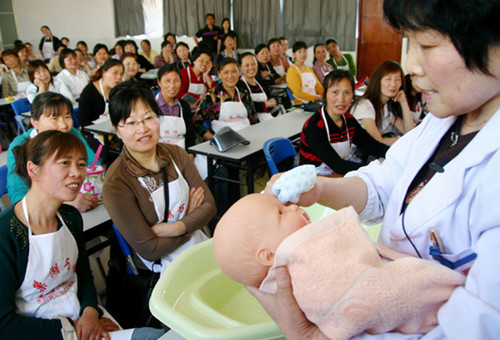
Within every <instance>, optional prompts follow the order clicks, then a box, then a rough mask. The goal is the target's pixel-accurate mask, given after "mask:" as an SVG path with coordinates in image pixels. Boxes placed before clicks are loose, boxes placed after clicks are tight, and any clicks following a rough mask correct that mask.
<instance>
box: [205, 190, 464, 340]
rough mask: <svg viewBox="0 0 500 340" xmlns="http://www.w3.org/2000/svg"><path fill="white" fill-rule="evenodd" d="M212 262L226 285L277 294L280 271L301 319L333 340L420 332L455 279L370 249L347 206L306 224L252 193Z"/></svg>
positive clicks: (237, 209) (230, 218)
mask: <svg viewBox="0 0 500 340" xmlns="http://www.w3.org/2000/svg"><path fill="white" fill-rule="evenodd" d="M214 254H215V260H216V262H217V264H218V265H219V267H220V268H221V270H222V271H223V272H224V273H225V274H226V275H227V276H229V277H230V278H231V279H233V280H235V281H238V282H240V283H242V284H244V285H249V286H254V287H259V289H260V290H261V291H264V292H266V293H270V294H274V293H275V292H276V288H277V287H276V283H275V269H276V268H277V267H280V266H287V268H288V271H289V272H290V277H291V280H292V286H293V294H294V296H295V298H296V300H297V302H298V304H299V306H300V308H301V309H302V311H303V312H304V314H305V315H306V317H307V318H308V319H309V320H310V321H311V322H313V323H315V324H316V325H317V326H318V327H319V328H320V329H321V331H322V332H323V333H325V334H326V335H327V336H328V337H329V338H333V339H348V338H351V337H353V336H355V335H357V334H359V333H362V332H369V333H385V332H389V331H392V330H395V331H398V332H402V333H407V334H414V333H426V332H428V331H430V330H431V329H432V328H434V327H435V326H436V325H437V311H438V309H439V308H440V307H441V305H442V304H443V303H445V302H446V301H447V300H448V298H449V297H450V295H451V294H452V292H453V290H454V289H455V288H456V287H457V286H460V285H463V284H464V281H465V278H464V276H463V275H462V274H460V273H458V272H455V271H452V270H450V269H448V268H446V267H444V266H442V265H440V264H436V263H434V262H431V261H427V260H422V259H419V258H414V257H411V256H408V255H404V254H400V253H397V252H394V251H392V250H390V249H388V248H386V247H383V246H382V245H378V244H376V243H374V242H372V241H371V240H370V239H369V237H368V235H367V233H366V231H365V230H364V228H363V227H362V226H361V225H360V224H359V220H358V217H357V214H356V212H355V211H354V209H353V208H352V207H349V208H345V209H342V210H340V211H338V212H336V213H334V214H331V215H329V216H327V217H325V218H322V219H320V220H319V221H316V222H313V223H311V222H310V220H309V217H308V216H307V213H306V212H305V211H304V210H302V209H301V208H299V207H297V205H295V204H292V205H288V206H286V205H284V204H283V203H281V202H280V201H279V200H278V199H277V198H276V197H273V196H270V195H262V194H253V195H248V196H245V197H244V198H242V199H240V200H239V201H238V202H236V203H235V204H234V205H233V206H232V207H231V208H230V209H229V210H228V211H227V212H226V214H224V216H223V217H222V219H221V220H220V221H219V223H218V224H217V227H216V229H215V233H214Z"/></svg>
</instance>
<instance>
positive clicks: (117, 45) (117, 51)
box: [111, 40, 125, 60]
mask: <svg viewBox="0 0 500 340" xmlns="http://www.w3.org/2000/svg"><path fill="white" fill-rule="evenodd" d="M124 43H125V40H118V41H117V42H116V43H115V46H113V49H114V51H115V53H114V54H113V55H112V56H111V58H113V59H116V60H120V59H121V57H122V55H123V53H125V52H124V51H123V45H124Z"/></svg>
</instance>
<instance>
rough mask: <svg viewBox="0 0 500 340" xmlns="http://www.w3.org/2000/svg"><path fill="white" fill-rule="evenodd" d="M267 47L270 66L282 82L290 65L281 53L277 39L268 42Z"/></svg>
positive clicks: (279, 41)
mask: <svg viewBox="0 0 500 340" xmlns="http://www.w3.org/2000/svg"><path fill="white" fill-rule="evenodd" d="M267 46H269V51H270V53H271V64H272V65H273V67H274V70H275V71H276V73H278V74H279V76H280V77H281V78H282V79H283V80H285V79H286V72H287V71H288V68H289V67H290V63H289V61H288V59H287V58H286V57H285V56H284V53H282V50H281V49H282V46H281V40H279V39H278V38H273V39H271V40H269V41H268V43H267Z"/></svg>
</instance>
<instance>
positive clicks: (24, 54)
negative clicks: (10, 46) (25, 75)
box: [14, 43, 29, 67]
mask: <svg viewBox="0 0 500 340" xmlns="http://www.w3.org/2000/svg"><path fill="white" fill-rule="evenodd" d="M14 50H15V51H16V52H17V56H18V57H19V64H21V66H22V67H28V61H29V60H28V57H29V52H28V48H27V47H26V45H24V44H22V43H20V44H17V45H16V47H15V48H14Z"/></svg>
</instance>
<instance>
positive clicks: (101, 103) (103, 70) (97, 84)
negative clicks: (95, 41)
mask: <svg viewBox="0 0 500 340" xmlns="http://www.w3.org/2000/svg"><path fill="white" fill-rule="evenodd" d="M122 78H123V65H122V63H121V61H119V60H116V59H112V58H109V59H108V60H106V62H105V63H104V64H103V65H102V67H100V68H99V70H98V71H97V73H96V74H95V75H94V76H93V77H92V78H91V79H90V80H91V82H90V83H88V84H87V86H85V88H84V89H83V91H82V94H81V96H80V102H79V111H78V121H79V122H80V125H81V126H87V125H90V124H92V122H93V121H95V120H97V119H99V117H101V116H109V115H108V103H109V91H111V89H112V88H113V87H115V86H116V85H118V84H120V83H121V82H122Z"/></svg>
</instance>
